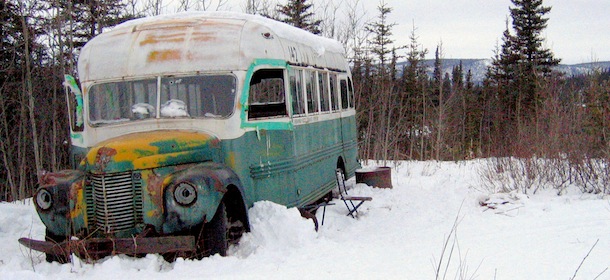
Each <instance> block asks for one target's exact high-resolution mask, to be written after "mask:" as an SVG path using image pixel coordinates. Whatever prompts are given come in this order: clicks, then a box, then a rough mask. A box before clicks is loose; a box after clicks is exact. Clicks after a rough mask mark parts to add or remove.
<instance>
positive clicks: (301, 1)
mask: <svg viewBox="0 0 610 280" xmlns="http://www.w3.org/2000/svg"><path fill="white" fill-rule="evenodd" d="M311 8H313V4H311V3H309V1H307V0H288V3H286V5H280V4H278V5H277V12H278V13H279V15H280V18H279V20H280V21H283V22H285V23H288V24H290V25H292V26H296V27H298V28H301V29H303V30H307V31H309V32H311V33H313V34H320V33H321V30H320V24H321V23H322V21H321V20H315V19H314V13H313V12H312V11H310V9H311Z"/></svg>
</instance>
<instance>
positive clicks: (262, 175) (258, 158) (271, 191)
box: [223, 130, 296, 207]
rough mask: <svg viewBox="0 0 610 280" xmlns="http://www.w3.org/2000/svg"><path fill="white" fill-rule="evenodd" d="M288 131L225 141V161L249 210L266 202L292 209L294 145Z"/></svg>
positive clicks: (260, 133) (277, 131)
mask: <svg viewBox="0 0 610 280" xmlns="http://www.w3.org/2000/svg"><path fill="white" fill-rule="evenodd" d="M291 141H292V131H290V130H258V131H250V132H247V133H245V134H244V136H243V137H240V138H237V139H234V140H225V141H224V142H225V143H224V147H223V148H224V149H225V151H230V152H228V153H227V154H226V158H225V162H226V163H227V165H229V166H230V167H231V168H232V169H233V170H234V171H235V173H237V175H238V176H239V177H240V179H241V180H242V183H243V184H244V189H245V196H246V197H245V200H246V205H247V206H248V207H252V205H253V204H254V202H255V201H260V200H269V201H273V202H275V203H278V204H282V205H287V206H294V205H293V204H294V201H295V199H296V198H295V196H296V193H295V192H294V191H292V190H293V186H294V178H293V172H292V171H293V170H294V167H293V166H294V165H293V164H294V163H293V156H292V155H293V152H292V151H293V148H292V147H293V146H292V143H291Z"/></svg>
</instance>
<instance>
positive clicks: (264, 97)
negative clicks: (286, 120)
mask: <svg viewBox="0 0 610 280" xmlns="http://www.w3.org/2000/svg"><path fill="white" fill-rule="evenodd" d="M284 94H285V93H284V69H263V70H258V71H256V72H255V73H254V75H252V78H251V80H250V96H249V97H248V104H249V106H248V119H258V118H269V117H281V116H287V115H288V114H287V111H286V102H285V99H284Z"/></svg>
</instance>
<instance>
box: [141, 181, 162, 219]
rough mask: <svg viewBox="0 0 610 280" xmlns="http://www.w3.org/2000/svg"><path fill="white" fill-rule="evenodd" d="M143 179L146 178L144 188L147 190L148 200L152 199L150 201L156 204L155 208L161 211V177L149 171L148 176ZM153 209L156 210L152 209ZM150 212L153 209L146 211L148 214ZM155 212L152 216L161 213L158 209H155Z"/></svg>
mask: <svg viewBox="0 0 610 280" xmlns="http://www.w3.org/2000/svg"><path fill="white" fill-rule="evenodd" d="M145 180H146V190H147V191H148V192H147V194H148V196H149V198H150V201H152V203H153V204H154V205H155V206H156V208H157V209H159V210H160V211H161V212H162V211H163V178H162V177H160V176H158V175H157V174H155V173H154V172H149V173H148V177H146V178H145ZM154 211H156V210H154ZM150 212H153V211H149V212H148V213H149V214H150ZM155 214H156V215H154V216H157V215H160V214H161V213H160V212H159V211H156V213H155Z"/></svg>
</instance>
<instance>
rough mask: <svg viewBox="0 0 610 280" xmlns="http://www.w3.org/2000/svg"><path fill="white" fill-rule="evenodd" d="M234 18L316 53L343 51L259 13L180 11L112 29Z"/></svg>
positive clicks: (316, 37) (330, 40) (125, 23)
mask: <svg viewBox="0 0 610 280" xmlns="http://www.w3.org/2000/svg"><path fill="white" fill-rule="evenodd" d="M210 18H213V19H234V20H244V21H250V22H255V23H257V24H260V25H263V26H265V27H267V28H269V29H270V30H272V31H273V32H275V33H276V35H277V36H279V37H280V38H282V39H284V40H289V41H294V42H298V43H301V44H304V45H308V46H312V47H313V48H314V49H316V52H318V55H323V54H324V52H325V51H327V50H328V51H331V52H335V53H345V49H344V48H343V46H342V45H341V44H340V43H339V42H338V41H336V40H334V39H329V38H326V37H322V36H318V35H315V34H312V33H310V32H307V31H305V30H303V29H300V28H297V27H294V26H292V25H289V24H286V23H283V22H279V21H276V20H273V19H269V18H266V17H263V16H259V15H251V14H244V13H237V12H226V11H225V12H220V11H190V12H180V13H175V14H164V15H158V16H152V17H144V18H139V19H134V20H130V21H126V22H124V23H121V24H119V25H117V26H116V27H115V28H113V29H122V28H132V27H134V26H140V25H144V24H148V23H154V22H158V21H164V20H179V19H182V20H184V19H187V20H188V19H191V20H198V19H210Z"/></svg>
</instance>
